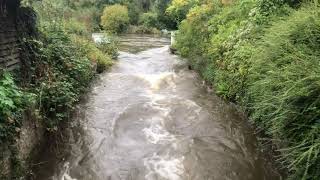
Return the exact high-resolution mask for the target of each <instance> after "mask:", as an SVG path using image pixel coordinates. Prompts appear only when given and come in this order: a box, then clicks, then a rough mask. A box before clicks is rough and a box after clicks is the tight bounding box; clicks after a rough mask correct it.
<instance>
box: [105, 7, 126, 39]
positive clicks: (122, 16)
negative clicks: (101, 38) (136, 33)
mask: <svg viewBox="0 0 320 180" xmlns="http://www.w3.org/2000/svg"><path fill="white" fill-rule="evenodd" d="M129 20H130V19H129V14H128V8H127V6H123V5H120V4H115V5H112V6H106V7H105V9H104V11H103V15H102V16H101V25H102V27H103V28H104V30H106V31H108V32H111V33H122V32H124V31H125V30H126V29H127V28H128V25H129Z"/></svg>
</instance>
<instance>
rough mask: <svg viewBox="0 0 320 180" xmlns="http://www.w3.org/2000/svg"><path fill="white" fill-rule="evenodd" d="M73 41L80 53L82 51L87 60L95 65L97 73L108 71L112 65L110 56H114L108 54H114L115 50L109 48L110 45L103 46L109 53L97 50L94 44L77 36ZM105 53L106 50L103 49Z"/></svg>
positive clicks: (97, 47)
mask: <svg viewBox="0 0 320 180" xmlns="http://www.w3.org/2000/svg"><path fill="white" fill-rule="evenodd" d="M73 41H74V42H75V44H77V46H78V47H79V49H81V51H83V52H84V53H85V54H86V55H87V57H88V58H89V60H90V61H91V62H93V63H96V64H97V72H98V73H102V72H103V71H105V70H106V69H108V68H109V67H110V66H111V65H112V64H113V61H112V55H114V54H110V55H109V54H108V53H116V50H115V49H113V47H111V46H112V45H110V46H108V45H105V48H107V47H109V48H110V49H109V50H110V51H112V52H103V51H101V50H100V49H99V46H97V45H96V44H95V43H94V42H92V41H89V40H87V39H85V38H81V37H79V36H74V37H73ZM104 50H105V51H107V49H104Z"/></svg>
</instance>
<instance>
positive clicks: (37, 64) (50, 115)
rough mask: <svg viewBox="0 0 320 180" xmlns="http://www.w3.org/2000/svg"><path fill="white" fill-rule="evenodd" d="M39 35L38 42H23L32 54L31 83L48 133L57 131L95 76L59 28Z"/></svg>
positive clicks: (84, 54)
mask: <svg viewBox="0 0 320 180" xmlns="http://www.w3.org/2000/svg"><path fill="white" fill-rule="evenodd" d="M41 32H42V35H41V37H40V39H39V40H32V39H30V40H28V41H27V42H25V46H27V48H28V49H29V50H30V51H32V54H33V57H31V58H30V60H29V61H30V63H31V72H30V74H31V78H32V79H31V82H30V83H31V89H32V91H33V92H34V93H35V94H37V97H38V98H37V104H38V108H39V112H40V114H41V116H42V118H43V119H44V122H45V123H46V125H47V126H48V130H56V129H57V127H58V126H59V123H60V121H62V120H66V119H68V117H69V113H70V111H71V110H72V108H73V105H74V103H76V102H77V101H78V100H79V97H80V95H81V94H82V92H84V91H85V90H86V89H87V87H88V84H89V83H90V81H91V79H92V77H93V75H94V72H93V65H92V63H91V61H90V60H89V58H88V55H87V52H86V51H85V50H84V49H81V48H79V47H78V46H76V45H75V44H74V42H73V41H72V40H71V38H70V36H69V35H68V34H66V33H65V32H64V31H63V27H62V26H56V25H52V26H47V27H43V28H42V29H41Z"/></svg>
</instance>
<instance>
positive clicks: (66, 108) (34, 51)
mask: <svg viewBox="0 0 320 180" xmlns="http://www.w3.org/2000/svg"><path fill="white" fill-rule="evenodd" d="M66 3H67V1H64V0H61V1H55V2H53V1H50V0H43V1H34V2H33V1H28V2H25V6H29V7H31V8H33V9H35V10H36V13H37V19H38V21H37V27H36V28H37V30H36V31H37V33H36V34H35V35H32V36H28V35H26V34H24V35H23V36H22V38H21V39H20V42H21V48H22V52H24V53H23V58H24V62H27V64H24V67H23V69H25V70H27V71H26V72H25V74H24V76H21V74H20V73H18V74H16V75H11V74H12V73H11V74H10V73H9V72H6V71H5V70H1V72H0V99H1V102H0V144H1V145H2V144H3V143H14V141H15V138H16V137H18V135H19V132H20V127H21V126H22V123H23V122H22V120H23V114H24V111H25V110H28V111H32V114H34V115H35V116H36V117H34V118H38V119H39V120H41V121H42V122H43V123H44V124H45V126H46V128H47V130H48V131H56V130H57V129H58V127H59V126H60V124H61V122H63V121H65V120H68V119H69V117H70V112H71V110H72V109H73V107H74V104H75V103H77V102H78V101H79V99H80V96H81V94H82V93H83V92H84V91H85V90H86V89H87V88H88V84H90V81H91V80H92V78H93V77H94V75H95V72H98V73H101V72H103V71H105V70H106V69H107V68H108V67H110V66H111V65H112V63H113V62H112V59H114V58H116V57H117V48H116V47H117V44H116V43H115V42H114V41H113V40H112V39H110V42H108V43H100V44H95V43H94V42H93V41H92V40H91V31H92V30H93V28H90V27H91V26H88V25H86V24H85V23H83V22H80V21H78V20H77V19H76V16H77V14H78V12H77V11H76V10H73V11H72V13H69V11H70V8H71V7H70V6H66ZM66 14H68V16H66ZM27 34H28V33H27Z"/></svg>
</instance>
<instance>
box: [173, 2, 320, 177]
mask: <svg viewBox="0 0 320 180" xmlns="http://www.w3.org/2000/svg"><path fill="white" fill-rule="evenodd" d="M297 5H299V2H298V1H290V0H288V1H286V0H271V1H270V0H257V1H256V0H245V1H237V2H235V3H233V4H231V5H222V4H221V3H220V1H215V2H214V1H210V2H206V3H203V2H202V4H198V5H196V6H194V7H193V8H191V9H190V11H189V13H188V14H187V18H186V19H185V20H183V21H182V22H181V24H180V26H179V32H178V34H177V38H176V40H177V42H176V45H175V47H176V48H177V49H178V50H179V52H180V53H181V55H182V56H185V57H187V58H188V60H189V62H190V64H191V65H192V66H193V67H194V69H196V70H197V71H199V73H200V74H201V76H202V77H203V78H204V79H205V80H206V81H207V82H208V83H209V84H212V85H213V86H214V87H215V90H216V91H217V92H218V94H220V95H221V96H223V97H225V98H227V99H229V100H232V101H237V102H238V103H240V104H241V105H243V107H244V108H246V110H247V111H248V113H249V115H250V119H252V120H253V121H254V122H255V123H256V125H257V126H259V127H260V128H262V129H263V130H265V132H266V133H267V134H268V135H269V136H270V137H271V138H272V139H274V140H275V141H274V142H275V143H276V145H277V147H279V151H280V152H281V155H282V156H281V159H280V160H281V162H282V163H283V165H284V167H286V168H288V170H289V171H290V177H289V178H291V179H319V178H320V175H319V172H320V169H319V168H320V166H319V164H320V158H319V157H320V156H319V152H320V137H319V132H320V122H319V120H318V119H319V117H320V114H319V112H320V111H319V109H320V103H319V96H320V94H319V92H320V91H319V90H320V89H319V88H320V86H319V82H320V76H319V75H318V74H319V71H320V68H319V67H318V64H319V63H318V61H319V59H320V46H319V45H320V41H319V39H320V36H319V34H320V21H319V19H320V18H319V11H318V9H319V7H317V6H312V7H302V8H301V7H300V9H299V8H298V9H293V8H291V7H290V6H292V7H294V8H297ZM304 5H305V4H302V6H304ZM305 6H306V5H305ZM279 142H280V143H279Z"/></svg>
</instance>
